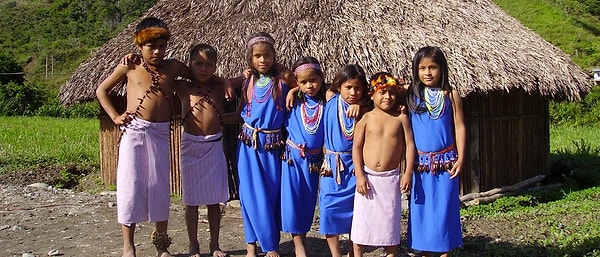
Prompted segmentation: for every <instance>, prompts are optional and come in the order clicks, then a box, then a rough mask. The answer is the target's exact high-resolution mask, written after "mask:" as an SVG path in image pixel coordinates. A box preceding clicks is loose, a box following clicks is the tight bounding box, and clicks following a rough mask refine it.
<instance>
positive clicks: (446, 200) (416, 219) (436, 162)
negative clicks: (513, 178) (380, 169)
mask: <svg viewBox="0 0 600 257" xmlns="http://www.w3.org/2000/svg"><path fill="white" fill-rule="evenodd" d="M412 73H413V82H412V83H411V85H410V86H409V88H408V95H407V104H408V108H409V111H410V116H411V123H412V126H413V132H414V139H415V145H416V148H417V151H418V157H417V163H416V164H415V167H416V170H415V171H414V172H413V180H412V190H411V195H410V216H409V228H408V245H409V247H410V248H412V249H414V250H417V251H421V252H423V254H424V256H429V252H438V253H442V254H441V256H449V255H450V254H449V252H450V251H451V250H452V249H454V248H456V247H459V246H461V245H462V230H461V225H460V215H459V209H460V205H459V177H458V175H459V174H460V172H461V170H462V165H463V161H464V159H465V147H466V131H465V122H464V118H463V107H462V100H461V98H460V95H459V93H458V91H456V90H454V89H452V88H451V87H450V84H449V81H448V63H447V61H446V57H445V56H444V53H443V52H442V50H441V49H440V48H438V47H429V46H428V47H423V48H421V49H419V51H418V52H417V53H416V54H415V57H414V58H413V62H412Z"/></svg>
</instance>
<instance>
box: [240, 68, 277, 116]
mask: <svg viewBox="0 0 600 257" xmlns="http://www.w3.org/2000/svg"><path fill="white" fill-rule="evenodd" d="M274 84H275V83H273V80H272V79H271V77H269V76H265V75H263V74H260V77H259V78H258V79H257V80H256V82H255V83H252V82H251V83H249V85H248V90H247V92H246V99H248V100H247V103H246V116H248V117H250V115H251V114H250V111H251V110H252V99H254V100H256V102H257V103H264V102H266V101H267V100H268V99H269V97H271V94H272V92H273V86H274ZM255 85H256V89H257V90H255V88H254V86H255Z"/></svg>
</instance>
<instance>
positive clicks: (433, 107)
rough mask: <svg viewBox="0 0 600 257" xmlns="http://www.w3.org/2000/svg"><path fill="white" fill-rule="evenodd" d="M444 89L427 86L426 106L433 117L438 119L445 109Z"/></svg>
mask: <svg viewBox="0 0 600 257" xmlns="http://www.w3.org/2000/svg"><path fill="white" fill-rule="evenodd" d="M445 100H446V99H445V97H444V91H443V90H441V89H439V88H428V87H426V88H425V106H426V107H427V112H428V113H429V117H430V118H431V119H434V120H437V119H439V118H440V117H441V116H442V114H443V113H444V109H445V106H446V105H445Z"/></svg>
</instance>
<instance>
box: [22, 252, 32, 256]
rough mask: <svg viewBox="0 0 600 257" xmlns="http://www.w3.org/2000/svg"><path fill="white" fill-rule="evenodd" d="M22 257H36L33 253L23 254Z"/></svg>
mask: <svg viewBox="0 0 600 257" xmlns="http://www.w3.org/2000/svg"><path fill="white" fill-rule="evenodd" d="M21 257H35V254H33V253H31V252H26V253H23V254H22V255H21Z"/></svg>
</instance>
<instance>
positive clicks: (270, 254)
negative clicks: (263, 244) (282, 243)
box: [265, 251, 279, 257]
mask: <svg viewBox="0 0 600 257" xmlns="http://www.w3.org/2000/svg"><path fill="white" fill-rule="evenodd" d="M265 256H266V257H279V253H277V251H268V252H267V255H265Z"/></svg>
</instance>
